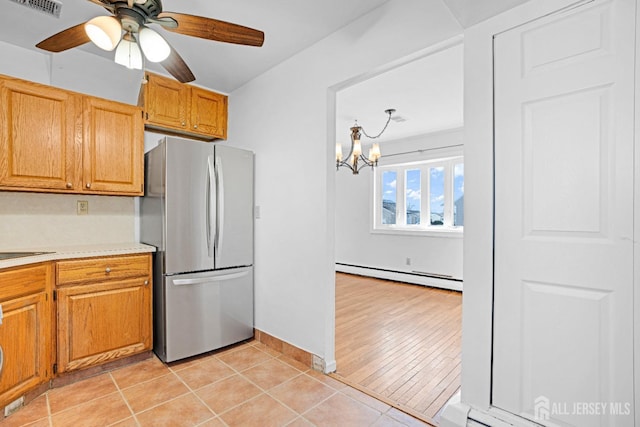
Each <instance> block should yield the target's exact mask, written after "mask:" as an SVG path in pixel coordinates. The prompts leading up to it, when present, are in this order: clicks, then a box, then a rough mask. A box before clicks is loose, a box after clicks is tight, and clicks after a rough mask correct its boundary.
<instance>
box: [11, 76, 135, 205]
mask: <svg viewBox="0 0 640 427" xmlns="http://www.w3.org/2000/svg"><path fill="white" fill-rule="evenodd" d="M0 93H1V96H2V98H1V105H0V190H15V191H39V192H56V193H87V194H113V195H129V196H138V195H141V194H143V188H142V187H143V179H144V178H143V176H144V173H143V170H144V122H143V118H142V109H141V108H140V107H136V106H133V105H129V104H122V103H119V102H114V101H108V100H105V99H100V98H95V97H91V96H85V95H82V94H78V93H75V92H70V91H66V90H63V89H57V88H54V87H51V86H46V85H41V84H38V83H32V82H28V81H24V80H20V79H15V78H11V77H5V76H0Z"/></svg>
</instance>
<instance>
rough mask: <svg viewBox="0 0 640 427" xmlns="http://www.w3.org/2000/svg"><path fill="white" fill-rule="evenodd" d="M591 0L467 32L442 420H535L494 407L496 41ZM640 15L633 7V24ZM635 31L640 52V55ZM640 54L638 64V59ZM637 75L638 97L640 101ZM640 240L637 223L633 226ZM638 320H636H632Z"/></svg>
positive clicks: (639, 258) (564, 1)
mask: <svg viewBox="0 0 640 427" xmlns="http://www.w3.org/2000/svg"><path fill="white" fill-rule="evenodd" d="M591 1H593V0H530V1H528V2H527V3H525V4H523V5H520V6H517V7H514V8H512V9H510V10H508V11H506V12H503V13H502V14H500V15H497V16H495V17H493V18H490V19H487V20H486V21H483V22H481V23H479V24H477V25H474V26H472V27H470V28H467V29H466V30H465V33H464V39H465V46H464V49H465V54H464V86H465V94H464V117H465V128H464V141H465V144H464V156H465V186H466V189H465V190H466V191H465V213H466V215H465V217H466V218H465V245H464V268H463V271H464V278H465V292H464V294H463V333H462V394H461V403H459V404H456V405H451V406H450V407H448V408H447V410H446V411H445V413H444V414H443V417H442V425H450V426H458V425H459V426H466V425H467V422H468V421H469V420H475V421H478V422H481V423H484V424H487V425H525V426H526V425H535V424H533V423H531V422H528V421H527V420H525V419H524V418H521V417H518V416H515V415H513V414H510V413H508V412H506V411H502V410H500V409H497V408H495V407H493V406H492V405H491V390H492V380H491V378H492V346H493V275H494V271H493V261H494V260H493V248H494V163H493V149H494V147H493V144H494V132H493V125H494V114H493V112H494V110H493V109H494V103H493V90H494V88H493V77H494V69H493V38H494V36H495V35H497V34H499V33H502V32H504V31H507V30H509V29H512V28H514V27H516V26H519V25H522V24H525V23H527V22H530V21H532V20H535V19H538V18H541V17H543V16H546V15H549V14H552V13H556V12H559V11H561V10H566V9H569V8H574V7H577V6H580V5H583V4H585V3H589V2H591ZM638 22H640V12H639V11H638V7H636V26H637V25H638V24H637V23H638ZM639 45H640V35H639V34H638V32H636V51H637V52H638V53H640V49H638V46H639ZM638 56H639V55H638V54H637V55H636V69H639V67H640V58H638ZM639 83H640V76H638V75H637V74H636V99H640V88H639ZM635 129H636V132H635V136H634V138H635V144H636V145H637V144H638V143H639V141H640V139H639V135H640V120H636V123H635ZM635 151H636V153H635V156H636V159H635V166H634V168H635V173H634V185H635V189H634V212H640V150H635ZM634 237H635V240H636V241H640V227H634ZM638 277H640V251H634V288H636V289H640V287H639V284H638ZM634 313H635V314H634V317H635V318H637V316H638V315H639V314H640V292H636V293H635V295H634ZM634 323H635V322H634ZM634 348H635V356H634V357H635V359H634V366H635V369H634V371H635V372H636V374H635V378H634V385H635V387H634V388H635V390H636V392H635V396H634V399H635V401H634V405H635V408H636V411H635V416H636V424H638V425H640V410H638V409H640V393H639V392H638V391H640V375H638V371H639V370H640V328H636V329H635V331H634Z"/></svg>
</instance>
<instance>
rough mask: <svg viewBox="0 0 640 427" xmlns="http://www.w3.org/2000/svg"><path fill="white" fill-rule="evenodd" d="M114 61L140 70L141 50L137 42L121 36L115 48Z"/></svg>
mask: <svg viewBox="0 0 640 427" xmlns="http://www.w3.org/2000/svg"><path fill="white" fill-rule="evenodd" d="M115 61H116V64H120V65H124V66H125V67H127V68H129V69H131V70H142V52H140V48H139V47H138V43H136V42H135V40H133V41H131V40H127V39H125V38H123V39H122V41H121V42H120V44H119V45H118V48H117V49H116V57H115Z"/></svg>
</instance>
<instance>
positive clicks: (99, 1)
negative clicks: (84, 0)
mask: <svg viewBox="0 0 640 427" xmlns="http://www.w3.org/2000/svg"><path fill="white" fill-rule="evenodd" d="M89 1H90V2H91V3H95V4H97V5H98V6H102V7H104V8H105V9H107V10H108V11H109V12H111V13H113V12H114V11H115V10H116V8H115V6H113V5H112V4H111V3H110V2H109V1H106V2H105V1H102V0H89Z"/></svg>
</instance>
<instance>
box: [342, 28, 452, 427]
mask: <svg viewBox="0 0 640 427" xmlns="http://www.w3.org/2000/svg"><path fill="white" fill-rule="evenodd" d="M462 56H463V52H462V43H461V39H460V38H457V39H455V40H452V41H449V42H446V43H443V44H441V45H439V46H438V47H437V48H433V49H430V50H429V52H425V53H424V54H423V55H421V56H419V57H417V58H412V59H411V60H409V61H406V62H405V63H403V64H399V65H397V66H395V67H391V68H390V69H387V70H385V72H383V73H379V74H377V75H375V76H374V77H370V78H367V79H364V78H363V79H361V80H360V81H357V82H355V83H353V84H351V85H349V86H346V87H342V88H341V89H340V90H339V91H338V92H337V93H336V136H335V138H336V139H335V140H336V141H337V142H339V143H340V142H342V144H343V152H345V153H348V152H349V145H348V144H349V128H350V127H351V126H353V123H354V121H355V120H357V121H358V124H359V125H360V126H363V127H365V129H367V132H368V133H370V134H373V135H376V134H377V133H378V132H379V130H380V129H377V128H376V127H379V126H382V125H384V115H383V114H384V111H385V110H386V109H391V108H393V109H396V111H397V113H395V115H396V117H394V118H392V121H391V123H390V125H389V128H388V129H387V130H386V131H385V132H384V134H383V135H382V136H381V137H380V139H378V140H376V142H379V145H380V150H381V152H382V153H381V154H382V157H381V158H380V161H379V165H378V167H377V168H376V169H373V168H372V169H369V168H365V169H363V170H361V171H360V173H359V174H358V175H353V174H351V171H349V170H346V169H345V168H341V170H339V171H338V172H337V174H336V193H335V194H336V200H335V211H336V212H335V213H336V218H335V224H336V227H335V230H336V236H335V242H336V244H335V245H336V247H335V254H336V318H335V325H336V333H335V355H336V365H337V370H336V372H335V374H334V376H335V377H336V378H337V379H339V380H341V381H343V382H346V383H348V384H349V385H351V386H352V387H354V388H357V389H359V390H361V391H363V392H365V393H367V394H369V395H371V396H373V397H375V398H377V399H378V400H381V401H383V402H384V403H386V404H388V405H391V406H393V407H396V408H398V409H400V410H402V411H404V412H407V413H408V414H410V415H412V416H414V417H417V418H420V419H423V420H424V421H427V422H430V423H437V419H438V416H439V413H440V411H441V409H442V407H443V406H444V405H445V404H446V403H447V402H448V401H449V400H450V399H452V397H453V398H455V397H454V396H455V395H456V394H458V395H459V388H460V356H461V355H460V353H461V336H462V325H461V323H462V322H461V317H462V295H461V290H462V243H463V219H462V220H461V218H463V201H464V198H463V195H464V180H463V178H462V179H457V180H456V176H458V178H460V177H463V171H464V168H463V167H462V168H460V167H456V165H457V164H460V165H463V158H462V156H463V141H462V125H463V123H462V109H463V106H462V102H463V99H462V95H463V93H462V73H463V69H462V66H463V64H462ZM378 110H379V111H378ZM371 142H372V141H371V140H366V138H363V140H362V152H363V153H366V152H367V150H368V147H367V144H371ZM453 159H461V160H460V161H458V160H455V161H454V160H453ZM445 163H446V164H447V165H450V166H447V167H448V168H449V169H446V170H445V167H444V166H442V165H444V164H445ZM416 165H420V166H416ZM383 170H384V171H388V170H394V171H395V172H394V173H396V176H399V177H401V179H396V180H387V181H389V182H385V181H384V180H383V178H382V175H381V173H382V172H381V171H383ZM408 171H410V173H409V172H408ZM415 171H422V172H421V174H422V175H421V177H420V173H417V174H416V172H415ZM456 171H457V172H458V175H456ZM438 173H440V174H441V178H438V176H437V174H438ZM416 175H417V176H418V178H417V183H416V182H414V183H411V181H410V180H411V179H414V180H415V178H416ZM394 181H395V182H394ZM385 185H386V186H388V187H389V188H388V189H389V190H390V191H389V192H390V193H393V198H394V200H395V201H392V200H391V199H390V198H389V197H388V196H387V195H386V193H387V192H386V191H385V189H386V188H385ZM391 189H393V191H391ZM377 205H380V206H379V208H380V209H377V208H376V207H377ZM440 208H442V209H441V210H440ZM383 211H384V212H383ZM387 211H389V212H391V211H392V212H393V218H394V221H395V219H396V218H397V223H395V222H394V223H392V224H389V221H388V218H389V217H390V216H389V215H390V214H389V212H387ZM445 212H448V213H446V214H445ZM382 214H385V215H386V217H385V218H386V219H384V221H382V220H380V218H379V217H380V216H381V215H382ZM447 215H448V216H447ZM456 215H457V218H458V221H457V222H456V221H454V220H453V218H454V217H455V216H456ZM377 216H378V218H377ZM436 217H437V218H436ZM445 217H446V218H447V220H445ZM434 218H436V220H434ZM447 221H448V222H447ZM383 222H384V226H377V225H380V224H381V223H383Z"/></svg>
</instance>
